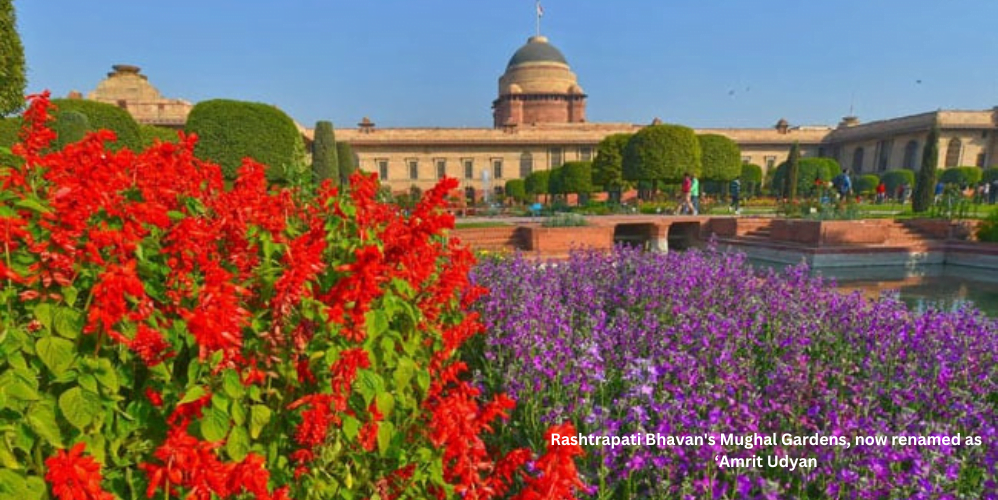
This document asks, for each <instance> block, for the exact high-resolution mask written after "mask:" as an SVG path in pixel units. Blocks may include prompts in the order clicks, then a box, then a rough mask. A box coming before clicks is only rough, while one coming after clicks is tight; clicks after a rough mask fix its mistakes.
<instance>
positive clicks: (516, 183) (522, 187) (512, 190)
mask: <svg viewBox="0 0 998 500" xmlns="http://www.w3.org/2000/svg"><path fill="white" fill-rule="evenodd" d="M506 196H509V197H510V198H513V199H514V200H516V201H517V203H523V202H525V201H527V188H526V181H524V180H523V179H510V180H508V181H506Z"/></svg>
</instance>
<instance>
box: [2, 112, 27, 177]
mask: <svg viewBox="0 0 998 500" xmlns="http://www.w3.org/2000/svg"><path fill="white" fill-rule="evenodd" d="M21 124H22V122H21V117H10V118H0V148H6V149H8V150H9V149H10V148H11V147H12V146H13V145H14V144H17V142H18V140H19V139H18V135H20V133H21ZM20 162H21V159H20V158H19V157H16V156H14V155H12V154H10V153H9V152H4V151H2V150H0V166H4V167H7V166H13V165H20Z"/></svg>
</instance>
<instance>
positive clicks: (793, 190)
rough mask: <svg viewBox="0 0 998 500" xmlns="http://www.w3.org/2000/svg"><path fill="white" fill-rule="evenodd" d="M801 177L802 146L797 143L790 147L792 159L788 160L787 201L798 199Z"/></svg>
mask: <svg viewBox="0 0 998 500" xmlns="http://www.w3.org/2000/svg"><path fill="white" fill-rule="evenodd" d="M799 175H800V145H799V144H797V141H794V144H793V145H792V146H790V157H789V158H787V191H786V192H787V199H789V200H790V201H795V200H796V199H797V177H798V176H799Z"/></svg>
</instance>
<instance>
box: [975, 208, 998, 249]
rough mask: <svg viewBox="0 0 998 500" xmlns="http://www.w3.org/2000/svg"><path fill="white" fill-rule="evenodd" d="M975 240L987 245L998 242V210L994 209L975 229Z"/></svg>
mask: <svg viewBox="0 0 998 500" xmlns="http://www.w3.org/2000/svg"><path fill="white" fill-rule="evenodd" d="M977 239H978V240H979V241H985V242H988V243H996V242H998V209H994V210H992V211H991V213H989V214H988V217H987V218H986V219H984V221H983V222H981V225H980V226H978V227H977Z"/></svg>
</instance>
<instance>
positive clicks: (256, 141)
mask: <svg viewBox="0 0 998 500" xmlns="http://www.w3.org/2000/svg"><path fill="white" fill-rule="evenodd" d="M186 130H187V132H189V133H194V134H197V135H198V144H197V146H196V147H195V148H194V154H196V155H197V156H198V157H200V158H203V159H205V160H209V161H212V162H215V163H218V164H219V165H221V167H222V172H223V173H224V174H225V176H226V178H228V179H234V178H235V176H236V172H237V171H238V169H239V166H240V165H241V164H242V162H243V159H244V158H253V159H254V160H256V161H257V162H259V163H262V164H263V165H266V166H267V179H269V180H270V181H272V182H283V181H284V180H285V171H286V169H287V168H288V167H291V166H294V163H295V162H296V161H298V160H299V158H298V156H299V154H300V152H299V151H298V148H297V147H296V146H297V145H298V144H299V143H300V141H301V134H299V132H298V128H297V127H296V126H295V123H294V121H292V120H291V117H289V116H288V115H287V114H285V113H284V112H283V111H281V110H279V109H277V108H276V107H274V106H271V105H268V104H262V103H256V102H245V101H234V100H229V99H213V100H210V101H203V102H200V103H198V104H197V105H195V106H194V109H192V110H191V113H190V115H189V116H188V117H187V126H186Z"/></svg>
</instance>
